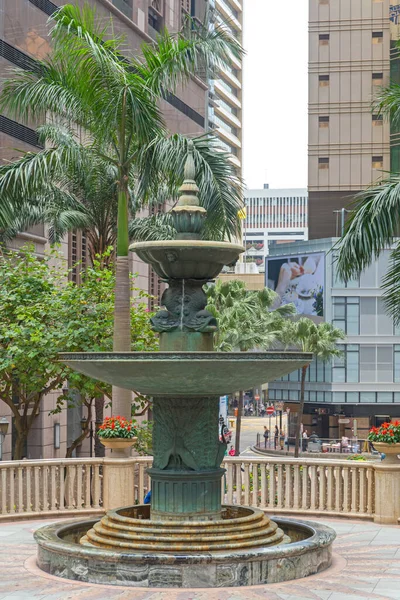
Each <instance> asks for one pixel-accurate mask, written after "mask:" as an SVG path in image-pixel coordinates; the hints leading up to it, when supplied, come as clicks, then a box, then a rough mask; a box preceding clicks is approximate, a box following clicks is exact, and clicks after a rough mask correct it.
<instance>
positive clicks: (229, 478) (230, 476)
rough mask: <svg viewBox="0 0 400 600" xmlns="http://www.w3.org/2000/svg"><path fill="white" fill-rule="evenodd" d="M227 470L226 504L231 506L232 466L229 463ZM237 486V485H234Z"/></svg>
mask: <svg viewBox="0 0 400 600" xmlns="http://www.w3.org/2000/svg"><path fill="white" fill-rule="evenodd" d="M227 468H228V475H227V480H228V504H233V464H232V463H231V462H229V463H228V464H227ZM236 486H237V484H236Z"/></svg>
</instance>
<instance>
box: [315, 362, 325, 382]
mask: <svg viewBox="0 0 400 600" xmlns="http://www.w3.org/2000/svg"><path fill="white" fill-rule="evenodd" d="M324 366H325V365H324V362H323V361H322V360H321V359H319V360H318V359H317V381H319V382H320V383H324V381H325V368H324Z"/></svg>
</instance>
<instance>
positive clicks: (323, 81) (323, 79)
mask: <svg viewBox="0 0 400 600" xmlns="http://www.w3.org/2000/svg"><path fill="white" fill-rule="evenodd" d="M318 81H319V87H328V86H329V75H319V77H318Z"/></svg>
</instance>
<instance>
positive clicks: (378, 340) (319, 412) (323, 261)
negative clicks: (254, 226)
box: [266, 238, 400, 439]
mask: <svg viewBox="0 0 400 600" xmlns="http://www.w3.org/2000/svg"><path fill="white" fill-rule="evenodd" d="M336 242H337V238H333V239H332V238H329V239H318V240H316V239H315V240H310V241H308V242H297V243H296V244H290V245H287V244H286V245H285V246H281V247H280V248H273V249H271V251H270V259H269V260H270V261H273V262H276V263H277V264H278V265H279V266H280V265H282V263H284V262H290V261H299V259H300V261H302V263H303V264H306V262H307V259H308V260H309V261H311V260H314V261H316V259H317V257H318V258H319V259H320V262H319V278H318V282H320V283H321V287H320V306H321V311H320V312H319V313H318V314H320V315H321V316H322V317H323V319H324V320H325V321H327V322H329V323H332V324H333V325H334V326H335V327H338V328H340V329H342V330H343V331H344V332H345V334H346V339H345V340H344V341H343V344H342V345H341V346H339V348H340V349H341V350H342V351H343V355H342V356H340V357H338V358H335V359H333V360H332V361H329V362H323V361H321V360H319V359H317V360H314V361H313V362H312V363H311V365H310V367H309V369H308V371H307V380H306V391H305V402H306V404H305V416H304V418H303V424H304V426H305V427H306V428H307V429H308V431H309V433H311V430H315V431H316V432H317V434H318V435H319V436H320V437H323V438H338V437H339V438H340V437H341V436H342V435H346V436H348V437H353V434H354V433H356V434H357V436H358V437H359V438H360V439H362V438H364V439H365V437H366V436H367V434H368V430H369V428H370V426H371V425H377V424H380V423H381V422H383V421H386V420H390V419H391V418H399V417H400V385H399V384H400V335H399V334H400V329H399V328H398V327H397V326H396V325H395V324H394V322H393V320H392V319H391V318H390V317H389V316H388V315H387V313H386V310H385V306H384V303H383V300H382V289H381V285H382V277H383V276H384V275H385V273H386V271H387V268H388V264H389V255H390V251H389V250H385V251H384V252H383V253H382V254H381V256H380V257H379V259H378V260H376V261H374V262H373V263H372V264H371V266H370V267H368V268H367V269H366V270H365V271H364V272H363V273H361V275H360V277H358V278H357V279H354V280H351V281H347V282H345V281H342V280H340V278H339V277H338V276H337V273H336V264H335V252H334V251H332V249H333V247H334V245H335V243H336ZM305 278H306V279H307V282H305V281H304V279H305ZM302 279H303V281H302ZM315 279H316V278H315ZM297 282H298V283H297ZM292 283H293V286H292V288H294V287H295V286H296V288H295V289H296V291H297V293H298V294H299V298H300V297H303V300H302V304H304V303H305V302H307V300H306V301H305V300H304V291H303V289H304V288H310V287H312V286H313V285H314V283H313V276H310V275H308V274H306V275H304V276H303V278H302V277H298V278H295V279H293V280H292ZM266 285H269V286H270V281H269V278H268V276H267V274H266ZM270 287H271V286H270ZM300 294H301V296H300ZM306 295H307V294H306ZM284 300H285V297H284V296H283V301H284ZM287 301H292V302H294V303H295V306H296V308H297V310H298V312H299V303H298V301H296V297H295V296H294V295H293V293H292V296H291V297H290V298H287ZM300 308H302V306H300ZM303 314H304V313H303ZM268 393H269V400H270V401H271V402H285V403H286V407H287V408H290V420H291V429H290V435H291V436H293V435H294V430H295V423H296V416H297V410H298V406H299V398H300V372H299V371H294V372H293V373H291V374H290V375H288V376H286V377H283V378H282V379H280V380H276V381H274V382H272V383H270V384H269V390H268ZM354 420H355V421H356V423H357V428H356V432H354Z"/></svg>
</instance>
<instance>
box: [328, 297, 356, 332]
mask: <svg viewBox="0 0 400 600" xmlns="http://www.w3.org/2000/svg"><path fill="white" fill-rule="evenodd" d="M359 321H360V299H359V298H358V297H350V298H344V297H339V296H336V297H334V298H333V324H334V325H335V327H339V328H340V329H343V331H344V332H345V333H347V334H349V335H359V333H360V326H359Z"/></svg>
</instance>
